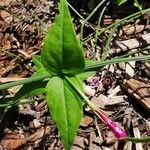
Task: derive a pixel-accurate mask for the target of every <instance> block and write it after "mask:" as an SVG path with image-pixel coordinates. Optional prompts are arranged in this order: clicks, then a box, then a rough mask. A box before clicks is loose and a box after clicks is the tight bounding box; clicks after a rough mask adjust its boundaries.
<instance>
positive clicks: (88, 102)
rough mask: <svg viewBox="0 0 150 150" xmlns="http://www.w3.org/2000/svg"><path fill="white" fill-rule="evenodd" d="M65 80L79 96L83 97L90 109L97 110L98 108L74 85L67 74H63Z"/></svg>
mask: <svg viewBox="0 0 150 150" xmlns="http://www.w3.org/2000/svg"><path fill="white" fill-rule="evenodd" d="M65 80H66V81H67V82H68V83H69V84H70V86H71V87H72V88H73V89H74V90H75V91H76V92H77V93H78V94H79V96H80V97H82V98H83V100H84V101H85V102H86V103H87V104H88V106H89V107H90V108H91V110H92V111H96V110H98V108H97V107H96V106H95V105H94V104H93V103H92V102H91V101H90V100H89V99H88V97H87V96H86V95H85V94H84V93H83V92H82V91H80V90H79V89H78V88H77V87H75V86H74V84H73V83H72V81H71V80H70V79H69V78H68V77H67V76H65Z"/></svg>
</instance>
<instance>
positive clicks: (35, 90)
mask: <svg viewBox="0 0 150 150" xmlns="http://www.w3.org/2000/svg"><path fill="white" fill-rule="evenodd" d="M45 74H48V73H47V72H46V70H45V69H44V68H41V69H39V70H38V71H37V72H36V73H35V74H34V75H33V76H32V77H36V76H40V75H45ZM47 82H48V81H37V82H33V83H32V82H31V83H28V84H25V85H23V86H22V87H21V88H20V90H19V91H18V92H17V93H16V94H15V96H14V98H13V102H14V103H16V102H18V101H19V100H20V99H22V98H25V97H27V96H34V95H37V94H42V93H45V87H46V84H47Z"/></svg>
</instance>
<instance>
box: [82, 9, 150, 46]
mask: <svg viewBox="0 0 150 150" xmlns="http://www.w3.org/2000/svg"><path fill="white" fill-rule="evenodd" d="M149 11H150V8H148V9H145V10H143V12H142V14H141V12H137V13H134V14H132V15H130V16H127V17H125V18H123V19H121V20H119V21H117V22H115V23H113V24H111V25H109V26H108V27H106V28H104V29H102V28H99V29H98V30H99V33H98V35H99V36H100V35H101V34H102V33H103V32H105V31H107V30H109V29H110V28H112V27H114V26H115V25H117V24H118V25H123V24H125V23H128V22H130V21H132V20H133V19H136V18H138V17H140V16H142V15H143V14H145V13H148V12H149ZM92 38H93V36H90V37H89V38H88V39H87V40H85V41H84V42H82V44H85V43H87V42H88V41H90V40H91V39H92Z"/></svg>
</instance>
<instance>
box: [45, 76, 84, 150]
mask: <svg viewBox="0 0 150 150" xmlns="http://www.w3.org/2000/svg"><path fill="white" fill-rule="evenodd" d="M70 79H71V80H72V81H73V83H74V84H75V85H76V86H77V87H78V88H79V89H80V90H82V91H83V89H82V83H81V82H80V81H79V80H78V78H77V77H71V78H70ZM46 93H47V98H46V99H47V103H48V107H49V109H50V112H51V115H52V118H53V120H54V122H55V123H56V126H57V128H58V130H59V133H60V137H61V139H62V142H63V144H64V147H65V149H66V150H69V149H70V148H71V145H72V143H73V141H74V137H75V135H76V132H77V129H78V127H79V124H80V120H81V118H82V113H83V112H82V106H83V103H82V99H81V98H80V97H79V96H78V94H76V93H75V91H74V90H73V89H72V87H71V86H70V85H69V84H68V83H67V82H66V81H65V80H64V79H61V78H59V77H57V76H56V77H53V78H51V80H50V81H49V82H48V84H47V87H46Z"/></svg>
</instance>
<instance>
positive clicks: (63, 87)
mask: <svg viewBox="0 0 150 150" xmlns="http://www.w3.org/2000/svg"><path fill="white" fill-rule="evenodd" d="M66 88H67V87H66ZM63 90H64V97H65V99H66V92H65V83H64V81H63ZM65 108H67V109H66V110H65V112H66V115H67V117H66V118H67V119H66V124H67V126H66V128H67V133H69V128H68V125H69V124H68V122H69V121H68V111H67V110H68V107H67V104H66V101H65ZM68 135H69V134H67V143H68V141H69V136H68Z"/></svg>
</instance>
